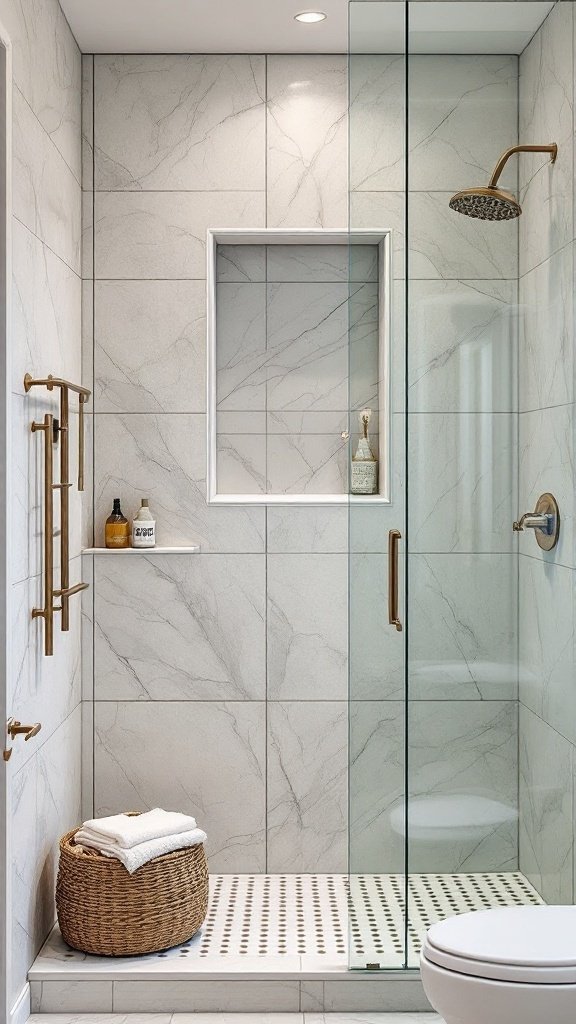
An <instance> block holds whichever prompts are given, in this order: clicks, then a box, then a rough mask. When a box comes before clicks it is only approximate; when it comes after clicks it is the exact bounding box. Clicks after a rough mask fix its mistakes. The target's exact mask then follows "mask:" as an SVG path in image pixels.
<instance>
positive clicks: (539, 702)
mask: <svg viewBox="0 0 576 1024" xmlns="http://www.w3.org/2000/svg"><path fill="white" fill-rule="evenodd" d="M519 572H520V587H519V590H520V606H519V651H520V666H519V669H520V699H521V701H522V703H523V704H525V705H526V706H527V707H528V708H530V710H531V711H532V712H533V713H534V714H535V715H538V717H539V718H542V719H543V720H544V722H546V723H547V724H548V725H549V726H551V727H552V728H553V729H555V730H556V732H559V733H560V734H561V735H562V736H564V737H566V739H568V740H570V742H571V743H573V744H576V693H575V692H574V660H575V647H574V593H573V591H574V578H573V577H574V572H573V570H572V569H566V568H565V567H564V566H561V565H553V564H552V563H550V562H544V561H543V560H542V559H540V558H528V557H526V556H525V555H521V556H520V567H519Z"/></svg>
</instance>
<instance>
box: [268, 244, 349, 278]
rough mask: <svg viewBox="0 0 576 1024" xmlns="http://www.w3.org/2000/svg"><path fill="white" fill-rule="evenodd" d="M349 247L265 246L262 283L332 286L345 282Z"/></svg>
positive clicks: (347, 275)
mask: <svg viewBox="0 0 576 1024" xmlns="http://www.w3.org/2000/svg"><path fill="white" fill-rule="evenodd" d="M349 269H350V260H349V247H348V246H347V245H316V246H311V245H268V246H267V247H266V279H267V280H268V281H276V282H283V283H287V282H290V281H296V282H300V283H302V282H305V283H308V284H311V283H312V282H320V283H326V282H332V283H334V282H336V281H340V282H342V283H344V284H347V283H348V279H349Z"/></svg>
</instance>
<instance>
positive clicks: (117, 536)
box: [105, 522, 130, 548]
mask: <svg viewBox="0 0 576 1024" xmlns="http://www.w3.org/2000/svg"><path fill="white" fill-rule="evenodd" d="M105 544H106V547H107V548H129V547H130V531H129V528H128V523H127V522H126V523H106V530H105Z"/></svg>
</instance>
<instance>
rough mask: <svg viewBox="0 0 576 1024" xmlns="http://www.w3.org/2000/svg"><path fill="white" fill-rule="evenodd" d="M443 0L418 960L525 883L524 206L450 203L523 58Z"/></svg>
mask: <svg viewBox="0 0 576 1024" xmlns="http://www.w3.org/2000/svg"><path fill="white" fill-rule="evenodd" d="M450 6H451V17H450V19H449V21H447V20H446V19H444V16H443V9H444V8H445V5H442V4H439V3H438V4H437V3H435V2H428V0H424V2H419V0H414V2H413V0H411V2H409V4H408V34H407V81H406V86H407V87H406V96H407V114H408V119H407V124H408V137H407V142H408V145H407V149H408V165H407V197H408V215H407V239H408V246H407V248H408V251H409V261H408V277H407V293H406V294H407V338H408V342H407V367H406V371H407V379H406V384H407V390H406V396H407V397H406V428H407V441H406V455H407V458H406V474H407V477H406V482H407V489H408V493H409V495H410V498H409V502H408V508H407V537H408V555H407V574H408V575H407V579H408V591H409V595H410V596H409V602H408V613H407V614H408V620H409V621H408V629H407V632H406V641H407V653H406V666H405V667H406V674H407V695H406V697H407V699H406V711H407V799H408V814H407V817H408V830H407V831H408V835H407V839H408V843H407V850H408V854H407V857H408V859H407V868H408V897H409V898H408V941H407V950H406V956H407V964H408V966H413V967H415V966H417V965H418V956H419V947H420V942H421V939H422V937H423V935H424V934H425V932H426V930H427V928H428V927H429V926H430V925H431V924H432V923H434V921H436V920H438V919H441V918H444V917H447V916H450V915H452V914H457V913H463V912H466V911H470V910H478V909H484V908H486V907H490V906H497V905H502V904H505V903H515V902H523V901H524V899H525V894H523V891H522V886H521V884H520V879H519V877H518V875H517V868H518V765H517V748H518V731H517V711H518V705H517V696H518V688H517V629H516V623H517V614H518V599H517V570H518V563H517V558H518V556H517V550H516V542H515V539H514V535H513V532H512V522H513V520H514V519H515V518H516V511H515V510H516V508H517V505H518V502H517V494H516V488H517V440H516V431H517V416H516V409H517V405H516V364H517V322H518V308H517V287H518V283H517V282H518V222H517V221H506V222H500V223H494V222H492V221H486V220H481V219H477V218H474V219H473V218H472V217H467V216H462V215H461V214H460V213H458V212H455V211H454V210H452V209H451V208H450V206H449V201H450V198H451V195H452V194H453V193H456V192H458V191H460V190H462V189H466V188H470V187H471V186H477V185H480V184H483V183H487V181H488V180H489V177H490V174H491V171H492V168H493V166H494V165H495V163H496V161H497V159H498V156H499V154H500V153H501V152H503V151H504V150H506V149H507V148H508V147H509V146H512V145H515V144H516V143H517V139H518V135H517V133H518V84H519V77H518V74H519V61H518V56H517V55H516V54H515V53H512V54H510V53H502V52H501V49H502V38H503V34H504V31H505V28H506V25H507V22H506V20H505V19H506V18H507V17H508V16H509V14H508V11H509V7H510V5H507V4H505V3H503V4H498V3H496V4H494V5H492V13H491V18H490V25H489V26H488V29H489V30H488V31H487V23H486V19H485V18H483V17H482V16H480V15H479V14H478V5H477V4H474V3H469V2H467V0H457V2H456V3H453V4H451V5H450ZM527 6H528V7H529V6H530V5H527ZM499 9H501V11H502V13H501V14H500V13H499ZM517 23H520V22H517ZM528 39H529V32H527V33H526V41H528ZM507 45H508V46H510V45H511V40H510V38H509V37H508V39H507ZM520 45H523V43H520ZM499 48H500V49H499ZM507 175H508V177H507V180H506V182H505V183H503V184H504V186H505V187H506V188H509V189H510V190H511V191H513V192H514V193H516V190H517V188H516V186H517V181H516V172H515V169H514V168H512V167H508V168H507Z"/></svg>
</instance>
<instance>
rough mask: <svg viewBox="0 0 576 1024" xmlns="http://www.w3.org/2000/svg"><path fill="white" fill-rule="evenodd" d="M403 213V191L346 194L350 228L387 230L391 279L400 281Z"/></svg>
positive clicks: (404, 267) (403, 263)
mask: <svg viewBox="0 0 576 1024" xmlns="http://www.w3.org/2000/svg"><path fill="white" fill-rule="evenodd" d="M405 214H406V199H405V194H404V192H403V191H398V192H351V193H350V210H349V224H350V228H351V229H356V230H358V231H360V230H363V231H382V232H385V231H390V232H391V250H392V252H391V263H392V266H391V274H392V277H393V278H394V279H395V280H402V279H403V278H405V276H406V266H405V252H404V246H405V241H406V239H405V230H406V225H405ZM426 276H428V275H426ZM430 276H436V275H430Z"/></svg>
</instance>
